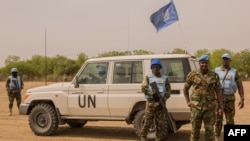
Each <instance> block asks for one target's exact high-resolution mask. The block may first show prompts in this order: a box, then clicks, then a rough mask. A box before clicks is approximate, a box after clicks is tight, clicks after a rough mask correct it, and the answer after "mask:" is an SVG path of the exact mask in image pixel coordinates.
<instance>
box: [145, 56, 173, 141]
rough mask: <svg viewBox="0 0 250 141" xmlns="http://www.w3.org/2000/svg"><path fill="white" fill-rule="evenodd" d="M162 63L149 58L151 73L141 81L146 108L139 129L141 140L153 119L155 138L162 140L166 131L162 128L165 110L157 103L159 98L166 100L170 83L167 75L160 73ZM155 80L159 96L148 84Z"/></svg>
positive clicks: (157, 140) (158, 140) (168, 95)
mask: <svg viewBox="0 0 250 141" xmlns="http://www.w3.org/2000/svg"><path fill="white" fill-rule="evenodd" d="M161 68H162V64H161V62H160V60H159V59H152V60H151V70H152V74H150V75H146V76H145V77H144V80H143V83H142V92H144V94H145V98H146V99H147V101H146V109H145V114H144V117H143V118H144V123H143V125H142V129H141V140H142V141H146V139H147V133H148V131H149V128H150V125H152V124H153V120H154V119H155V124H156V140H155V141H162V140H163V139H164V138H165V136H166V131H165V128H164V122H165V120H166V119H165V112H164V110H163V108H162V107H161V106H160V105H159V103H158V102H159V98H164V100H165V101H166V100H167V99H168V98H169V97H170V91H171V87H170V83H169V81H168V78H167V76H165V75H162V74H161V73H160V69H161ZM152 82H156V84H157V87H158V89H159V91H160V94H161V97H159V96H158V95H157V94H156V93H154V91H153V89H152V88H151V86H150V83H152Z"/></svg>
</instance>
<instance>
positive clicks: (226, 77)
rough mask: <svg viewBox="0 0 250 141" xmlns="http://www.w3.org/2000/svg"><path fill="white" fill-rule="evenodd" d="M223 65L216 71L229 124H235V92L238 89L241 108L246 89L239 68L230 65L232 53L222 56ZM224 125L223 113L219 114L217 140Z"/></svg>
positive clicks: (216, 130)
mask: <svg viewBox="0 0 250 141" xmlns="http://www.w3.org/2000/svg"><path fill="white" fill-rule="evenodd" d="M221 59H222V66H219V67H216V68H215V72H216V73H217V74H218V75H219V78H220V82H221V86H222V89H223V91H222V95H223V100H224V115H225V117H226V124H227V125H234V116H235V93H236V91H237V89H238V92H239V96H240V101H239V103H238V107H239V109H241V108H243V107H244V89H243V85H242V80H241V79H240V76H239V73H238V71H237V69H235V68H233V67H231V66H230V63H231V55H230V54H229V53H224V54H222V56H221ZM222 126H223V115H217V118H216V122H215V140H216V141H219V139H220V134H221V130H222Z"/></svg>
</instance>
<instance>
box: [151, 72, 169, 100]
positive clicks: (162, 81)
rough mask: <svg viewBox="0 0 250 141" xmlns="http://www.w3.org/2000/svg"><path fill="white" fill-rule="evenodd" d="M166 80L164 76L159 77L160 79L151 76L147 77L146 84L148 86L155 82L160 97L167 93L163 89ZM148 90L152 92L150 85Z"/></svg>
mask: <svg viewBox="0 0 250 141" xmlns="http://www.w3.org/2000/svg"><path fill="white" fill-rule="evenodd" d="M166 80H167V76H166V75H161V77H155V76H153V75H148V83H149V84H150V83H152V82H155V83H156V84H157V87H158V89H159V92H160V94H161V95H162V96H164V95H165V94H166V93H167V91H166V88H165V82H166ZM149 90H151V91H152V87H151V86H150V85H149ZM146 97H147V96H146Z"/></svg>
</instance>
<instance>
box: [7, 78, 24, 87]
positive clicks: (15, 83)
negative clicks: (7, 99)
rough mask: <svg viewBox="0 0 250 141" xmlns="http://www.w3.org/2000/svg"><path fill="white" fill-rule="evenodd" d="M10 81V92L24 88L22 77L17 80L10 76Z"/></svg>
mask: <svg viewBox="0 0 250 141" xmlns="http://www.w3.org/2000/svg"><path fill="white" fill-rule="evenodd" d="M9 79H10V83H9V89H10V90H18V89H20V88H21V87H22V84H21V78H20V76H17V77H16V78H15V77H12V76H9Z"/></svg>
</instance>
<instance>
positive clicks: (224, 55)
mask: <svg viewBox="0 0 250 141" xmlns="http://www.w3.org/2000/svg"><path fill="white" fill-rule="evenodd" d="M221 58H227V59H231V55H230V54H228V53H224V54H223V55H222V56H221Z"/></svg>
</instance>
